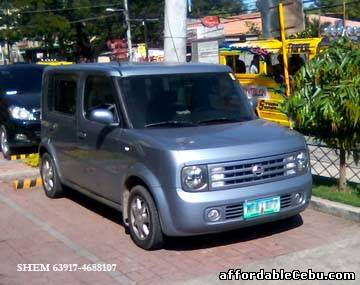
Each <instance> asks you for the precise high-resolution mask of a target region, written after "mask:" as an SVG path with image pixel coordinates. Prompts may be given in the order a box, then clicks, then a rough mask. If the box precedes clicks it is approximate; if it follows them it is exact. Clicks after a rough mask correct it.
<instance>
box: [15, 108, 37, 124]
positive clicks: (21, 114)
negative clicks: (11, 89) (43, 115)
mask: <svg viewBox="0 0 360 285" xmlns="http://www.w3.org/2000/svg"><path fill="white" fill-rule="evenodd" d="M9 111H10V115H11V117H13V119H17V120H28V121H35V120H36V118H35V116H34V114H33V113H31V112H30V111H28V110H26V109H25V108H22V107H17V106H14V107H10V108H9Z"/></svg>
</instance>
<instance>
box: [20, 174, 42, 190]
mask: <svg viewBox="0 0 360 285" xmlns="http://www.w3.org/2000/svg"><path fill="white" fill-rule="evenodd" d="M39 186H42V179H41V177H40V176H39V177H34V178H25V179H17V180H14V188H15V190H20V189H30V188H34V187H39Z"/></svg>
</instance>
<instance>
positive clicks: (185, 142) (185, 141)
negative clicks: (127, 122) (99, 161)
mask: <svg viewBox="0 0 360 285" xmlns="http://www.w3.org/2000/svg"><path fill="white" fill-rule="evenodd" d="M134 131H135V132H136V133H137V135H139V136H140V137H141V138H138V139H139V141H141V142H142V143H143V144H144V146H149V144H150V145H151V146H152V147H155V148H160V149H163V150H169V151H172V152H174V155H176V156H177V158H178V159H179V160H183V159H184V160H185V161H188V160H189V159H190V160H194V159H195V160H203V159H205V160H209V159H210V160H211V159H214V160H215V161H218V159H219V158H220V157H222V158H223V159H225V160H228V159H229V158H231V159H232V160H234V159H247V158H254V157H260V156H270V155H277V154H284V153H289V152H294V151H298V150H303V149H305V148H306V144H305V140H304V137H303V136H302V135H301V134H299V133H297V132H295V131H293V130H290V129H288V128H285V127H282V126H280V125H277V124H275V123H271V122H268V121H264V120H259V119H258V120H252V121H248V122H242V123H230V124H216V125H207V126H201V127H184V128H166V129H165V128H162V129H145V130H134Z"/></svg>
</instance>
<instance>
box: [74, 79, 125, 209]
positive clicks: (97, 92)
mask: <svg viewBox="0 0 360 285" xmlns="http://www.w3.org/2000/svg"><path fill="white" fill-rule="evenodd" d="M84 84H85V86H84V92H83V96H82V99H81V109H82V112H81V114H80V116H79V128H78V142H77V145H78V159H79V161H80V168H81V173H82V174H81V176H80V177H81V178H80V179H81V181H79V183H80V185H81V186H83V187H85V188H86V189H87V190H89V191H91V192H94V193H96V194H97V195H99V196H102V197H105V198H107V199H109V200H112V201H113V202H117V203H120V201H121V181H122V175H123V173H124V172H125V171H124V170H125V168H126V167H127V164H128V161H127V160H128V157H127V150H128V149H129V148H128V145H127V144H126V142H125V140H124V131H123V129H122V123H123V120H122V116H121V111H120V108H119V107H120V105H119V98H118V97H117V92H116V89H115V86H114V82H113V78H112V77H109V76H102V75H88V76H87V78H86V79H85V80H84ZM96 109H107V110H109V111H111V112H112V113H113V115H114V117H115V119H116V122H117V123H118V125H117V126H109V125H106V124H103V123H99V122H95V121H92V120H91V119H90V113H91V111H93V110H96Z"/></svg>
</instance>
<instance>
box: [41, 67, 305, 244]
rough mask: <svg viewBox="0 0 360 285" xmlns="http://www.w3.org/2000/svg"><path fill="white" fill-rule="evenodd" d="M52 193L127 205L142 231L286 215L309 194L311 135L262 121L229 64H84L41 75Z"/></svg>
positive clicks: (158, 237)
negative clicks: (77, 194) (68, 192)
mask: <svg viewBox="0 0 360 285" xmlns="http://www.w3.org/2000/svg"><path fill="white" fill-rule="evenodd" d="M42 100H43V101H42V128H41V144H40V149H39V153H40V155H41V157H42V160H41V166H40V172H41V175H42V179H43V182H44V183H43V184H44V191H45V193H46V195H47V196H48V197H50V198H56V197H60V196H61V195H62V194H63V191H64V187H63V186H64V185H66V186H69V187H70V188H73V189H75V190H78V191H80V192H82V193H84V194H86V195H88V196H90V197H93V198H95V199H97V200H99V201H101V202H103V203H105V204H107V205H109V206H111V207H114V208H116V209H119V210H121V211H122V215H123V219H124V224H125V225H126V226H127V227H128V228H129V231H130V234H131V237H132V239H133V241H134V242H135V243H136V244H137V245H138V246H140V247H142V248H144V249H154V248H158V247H160V246H161V245H162V243H163V238H164V235H168V236H186V235H198V234H206V233H213V232H221V231H226V230H231V229H236V228H240V227H244V226H250V225H254V224H258V223H264V222H269V221H274V220H278V219H284V218H286V217H290V216H293V215H296V214H298V213H299V212H301V211H303V210H304V209H305V208H306V207H307V205H308V203H309V200H310V196H311V174H310V170H309V155H308V151H307V147H306V144H305V140H304V137H303V136H302V135H300V134H299V133H297V132H295V131H292V130H290V129H288V128H285V127H282V126H279V125H277V124H275V123H271V122H267V121H263V120H260V119H258V118H257V117H256V116H255V114H254V112H253V110H252V108H251V106H250V104H249V102H248V100H247V98H246V96H245V95H244V93H243V91H242V89H241V86H240V84H239V82H238V80H236V78H235V77H234V75H233V74H232V73H231V69H230V68H229V67H227V66H224V65H209V64H205V65H201V64H121V65H120V64H87V65H74V66H63V67H54V68H48V69H47V70H46V72H45V75H44V84H43V99H42Z"/></svg>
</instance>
